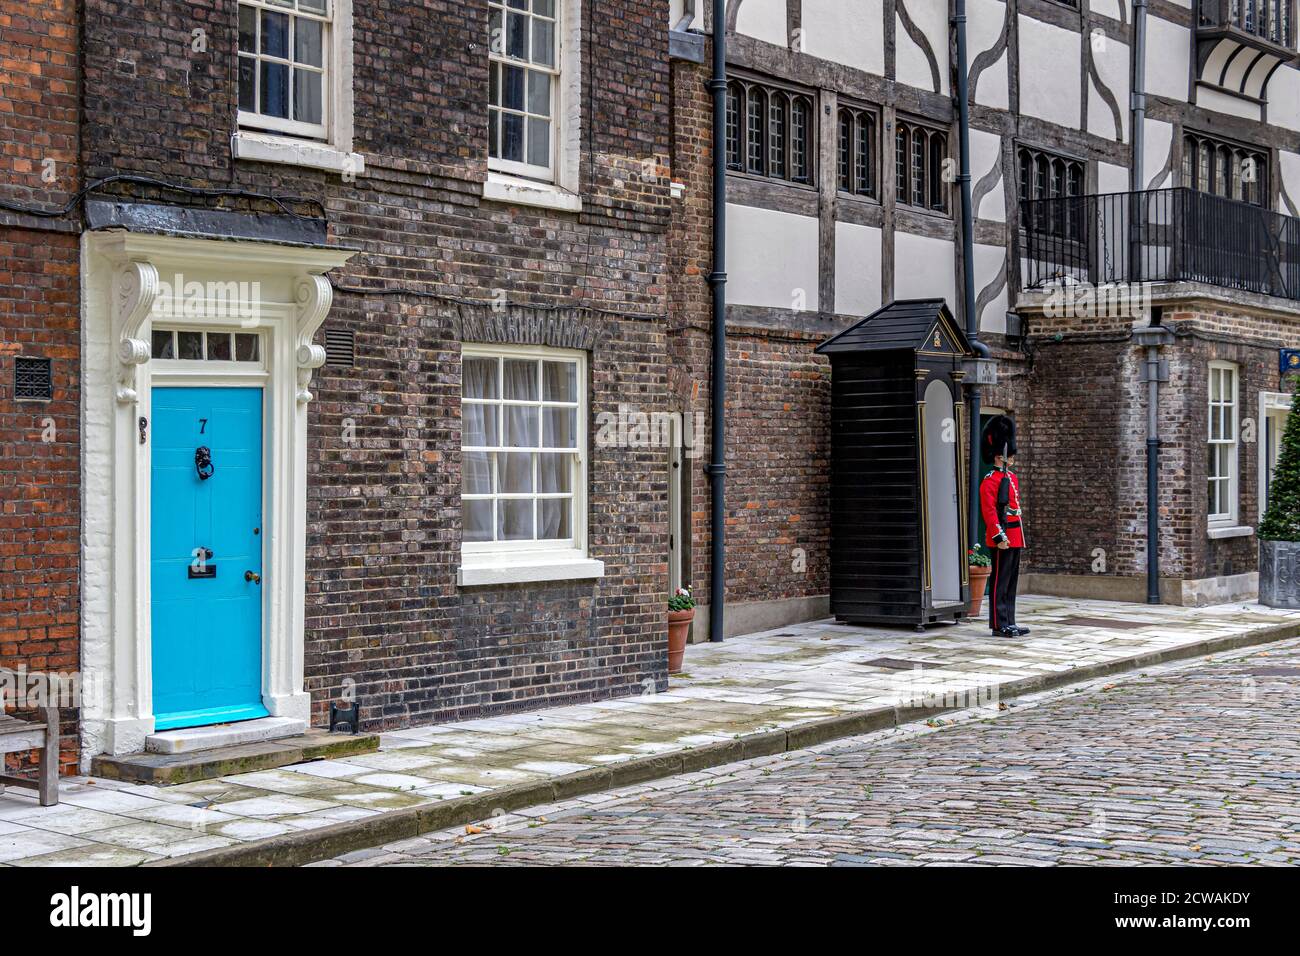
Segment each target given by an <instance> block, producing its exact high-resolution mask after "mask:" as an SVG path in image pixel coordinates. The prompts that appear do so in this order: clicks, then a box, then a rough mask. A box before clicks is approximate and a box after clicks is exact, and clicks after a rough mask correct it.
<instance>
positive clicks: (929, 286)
mask: <svg viewBox="0 0 1300 956" xmlns="http://www.w3.org/2000/svg"><path fill="white" fill-rule="evenodd" d="M956 255H957V250H956V244H955V243H953V241H952V240H951V239H931V238H929V237H927V236H918V235H915V234H913V233H910V232H897V233H895V234H894V298H895V299H924V298H928V297H931V296H936V295H939V296H943V298H944V301H946V302H947V303H948V308H949V309H951V310H952V312H953V314H954V315H956V314H957V313H958V312H960V309H959V308H958V305H957V276H956V271H955V270H956V268H957V260H956Z"/></svg>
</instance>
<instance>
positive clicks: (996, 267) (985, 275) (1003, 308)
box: [975, 244, 1010, 333]
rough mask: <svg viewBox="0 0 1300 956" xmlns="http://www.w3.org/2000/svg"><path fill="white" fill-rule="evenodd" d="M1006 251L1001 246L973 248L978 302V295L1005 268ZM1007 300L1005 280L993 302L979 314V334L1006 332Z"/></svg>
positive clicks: (977, 298) (978, 246)
mask: <svg viewBox="0 0 1300 956" xmlns="http://www.w3.org/2000/svg"><path fill="white" fill-rule="evenodd" d="M1006 262H1007V250H1006V249H1004V248H1002V246H985V245H979V244H977V245H976V246H975V298H976V301H978V300H979V295H980V293H981V292H982V291H983V290H984V289H985V288H986V287H987V286H988V285H989V283H991V282H993V280H994V279H996V278H997V275H998V273H999V272H1000V271H1002V270H1003V269H1004V268H1005V267H1006ZM1009 307H1010V306H1009V304H1008V299H1007V287H1006V283H1005V280H1004V282H1003V285H1002V291H1000V292H999V293H998V294H997V295H996V296H995V297H994V298H993V301H991V302H990V303H988V305H986V306H985V307H984V311H983V312H981V313H980V331H981V332H998V333H1004V332H1006V330H1007V309H1008V308H1009Z"/></svg>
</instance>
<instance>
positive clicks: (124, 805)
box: [0, 597, 1300, 865]
mask: <svg viewBox="0 0 1300 956" xmlns="http://www.w3.org/2000/svg"><path fill="white" fill-rule="evenodd" d="M1019 616H1020V618H1021V620H1022V622H1023V623H1024V624H1025V625H1026V626H1028V627H1030V628H1031V629H1032V631H1033V633H1032V634H1031V635H1030V636H1029V637H1026V638H1022V639H1020V640H1018V641H1008V640H1006V639H1002V638H994V637H992V636H990V634H989V632H988V630H987V626H986V625H985V624H984V623H983V622H981V621H971V622H965V623H962V624H955V625H945V626H938V627H934V628H931V629H929V630H927V631H925V632H924V633H917V632H915V631H912V630H905V629H900V628H887V627H856V626H850V625H843V624H838V623H835V622H833V621H818V622H813V623H808V624H799V625H792V626H788V627H783V628H780V629H777V630H773V631H768V632H763V633H759V634H752V635H746V636H742V637H736V638H731V639H729V640H727V641H726V642H724V643H721V644H702V645H692V646H691V647H689V648H688V649H687V656H686V671H685V673H683V674H681V675H675V676H674V677H672V678H671V679H670V682H669V687H668V691H667V692H666V693H660V694H643V695H636V696H632V697H625V698H619V699H615V700H603V701H595V702H591V703H587V704H579V705H574V706H570V707H560V708H555V709H552V710H547V711H540V712H534V713H522V714H511V715H507V716H504V717H492V718H482V719H475V720H467V721H461V722H458V723H454V724H442V725H436V726H426V727H412V728H406V729H401V730H394V731H386V732H384V733H382V734H380V735H379V736H378V750H377V751H375V752H373V753H361V754H356V753H353V754H347V753H340V752H338V751H337V750H336V751H334V752H322V753H320V754H319V756H320V757H321V758H322V759H317V760H312V761H308V762H299V763H292V764H288V765H285V766H277V767H274V768H268V767H265V766H258V767H256V768H250V771H249V772H240V773H230V774H227V775H225V776H223V777H221V778H220V779H215V780H200V781H195V782H189V783H180V784H178V785H175V786H154V785H150V784H148V783H133V782H130V781H124V780H117V779H104V778H100V777H78V778H71V779H68V780H65V781H64V782H63V783H62V785H61V793H62V801H63V802H62V804H61V805H60V806H59V807H56V808H49V809H46V810H43V809H42V808H40V807H38V806H37V805H36V801H35V799H34V798H33V797H31V796H28V795H27V794H26V793H25V792H21V791H13V790H10V791H9V792H7V793H5V794H3V795H0V865H24V864H26V863H28V862H32V863H36V862H37V861H39V865H134V864H148V865H175V864H178V863H179V864H202V863H207V864H213V863H225V864H235V863H245V864H266V863H281V864H283V863H303V862H307V861H309V860H313V859H320V858H322V857H327V856H336V855H338V854H340V853H345V852H348V851H350V850H354V849H359V848H363V847H366V848H368V847H374V846H380V847H382V846H384V845H385V844H394V843H398V842H400V841H403V840H409V839H414V838H416V837H417V836H426V837H430V838H434V837H436V834H438V833H440V832H456V831H457V828H458V827H459V828H460V829H461V831H462V832H463V826H464V823H465V822H468V821H470V820H476V819H482V818H485V817H489V816H496V817H497V818H498V822H499V820H500V818H501V816H502V814H506V813H518V812H519V811H521V810H525V809H526V808H529V807H533V808H536V807H542V806H548V805H554V803H555V802H556V800H557V799H559V800H567V799H571V798H575V797H577V798H580V799H582V800H584V801H589V802H590V804H591V805H599V804H601V803H603V802H604V801H605V800H606V799H607V796H606V792H609V793H614V794H627V793H638V792H641V793H646V794H651V793H655V792H656V791H657V790H660V789H663V788H664V787H666V786H669V784H668V783H666V782H665V780H666V778H673V779H676V780H680V779H683V775H687V774H689V775H692V776H693V775H694V774H698V773H704V774H707V773H708V770H709V768H711V767H715V766H718V765H721V764H726V763H730V762H732V761H736V760H754V759H755V758H765V757H767V758H770V759H772V760H775V759H776V757H775V756H773V755H777V754H783V753H785V752H787V751H789V750H792V749H797V748H799V747H815V746H817V745H821V744H823V743H824V742H828V741H833V740H835V739H837V738H842V737H847V736H851V735H856V734H862V733H867V732H870V731H873V730H877V729H881V728H885V727H894V726H898V725H900V724H903V723H908V722H911V721H920V722H924V721H930V720H936V719H941V718H940V715H941V714H942V713H943V712H944V711H945V710H951V709H960V708H963V707H966V706H968V705H970V704H975V705H979V706H986V707H994V708H995V707H997V706H999V701H1000V700H1003V699H1006V698H1010V697H1014V696H1016V695H1019V694H1024V693H1032V692H1034V691H1037V690H1043V689H1047V688H1049V687H1053V686H1060V685H1062V684H1067V683H1071V682H1074V681H1079V680H1084V679H1088V678H1093V677H1097V676H1099V675H1100V674H1104V673H1109V672H1111V671H1114V672H1116V673H1118V672H1120V671H1123V670H1127V669H1132V668H1133V667H1135V666H1137V665H1138V664H1140V663H1141V664H1145V663H1153V662H1156V661H1159V660H1163V659H1178V658H1183V657H1189V656H1198V655H1201V654H1205V653H1209V652H1210V651H1211V650H1221V649H1225V648H1230V647H1237V646H1245V645H1249V644H1255V643H1264V642H1268V641H1276V640H1282V639H1285V638H1287V637H1291V636H1294V635H1297V634H1300V614H1295V613H1288V612H1281V611H1275V610H1272V609H1268V608H1263V607H1261V606H1260V605H1257V604H1233V605H1221V606H1217V607H1211V608H1179V607H1168V606H1157V607H1150V606H1147V605H1134V604H1121V603H1110V602H1101V601H1075V600H1068V599H1061V598H1041V597H1026V598H1022V600H1021V603H1020V607H1019ZM1079 618H1089V619H1093V620H1094V621H1106V620H1118V621H1138V622H1141V626H1140V627H1134V628H1131V629H1129V628H1126V629H1124V630H1115V629H1112V628H1109V627H1105V626H1102V625H1099V624H1091V625H1078V624H1067V623H1062V622H1063V621H1065V620H1067V619H1079ZM882 660H892V661H893V663H894V665H895V666H885V665H884V664H882V663H881V662H882ZM898 662H915V663H916V664H917V665H918V666H914V667H908V666H907V664H903V666H902V667H901V668H900V667H898V666H897V663H898ZM1259 680H1260V682H1261V684H1263V683H1264V682H1266V680H1267V678H1263V677H1261V678H1259ZM1043 745H1044V746H1046V747H1050V746H1051V742H1050V740H1045V741H1044V743H1043ZM755 768H756V769H755V770H754V771H753V773H754V777H753V779H754V781H755V783H754V786H756V787H761V786H762V781H763V779H764V778H763V776H762V775H763V774H764V773H765V772H768V771H764V770H763V769H761V765H760V764H757V763H756V764H755ZM942 770H944V771H945V772H949V773H952V774H955V773H956V772H957V771H956V770H955V769H954V768H942ZM935 776H936V778H937V777H938V776H940V775H939V774H937V773H936V774H935ZM1003 779H1009V778H1007V777H1005V775H1004V776H1003ZM1109 783H1110V784H1115V785H1123V783H1124V782H1123V781H1110V782H1109ZM1130 783H1132V784H1135V785H1136V784H1138V783H1139V782H1138V781H1130ZM1031 809H1032V808H1031ZM1206 809H1207V811H1211V810H1212V809H1213V808H1212V807H1207V808H1206ZM77 814H84V815H85V816H84V818H83V817H80V816H78V815H77ZM535 816H536V815H535V814H534V818H535ZM520 819H521V820H526V819H527V818H525V817H520ZM1264 822H1267V821H1264ZM522 825H524V826H527V825H528V824H527V823H526V822H525V823H523V824H522ZM155 828H157V829H155ZM150 837H153V838H155V839H152V840H151V839H150ZM926 839H927V841H928V842H929V846H930V847H931V848H932V849H933V848H934V841H935V839H936V838H935V837H934V835H933V834H928V835H927V838H926ZM123 843H129V844H130V845H129V846H123V845H122V844H123ZM1080 849H1081V850H1082V851H1085V852H1086V851H1087V846H1086V845H1084V844H1081V845H1080ZM1218 849H1220V850H1221V851H1222V852H1223V853H1225V854H1227V853H1231V852H1236V849H1235V848H1232V847H1228V846H1223V847H1220V848H1218ZM936 852H939V853H944V852H946V849H940V850H936ZM1030 853H1031V851H1030V850H1029V849H1026V848H1023V847H1016V849H1015V853H1014V854H1013V855H1014V856H1016V857H1017V858H1019V857H1028V856H1029V855H1030ZM383 855H385V854H375V855H373V857H367V859H372V858H373V859H378V858H380V857H381V856H383ZM737 860H738V861H739V858H737ZM931 862H935V863H940V862H952V861H949V860H945V859H940V858H937V857H936V859H935V860H933V861H931Z"/></svg>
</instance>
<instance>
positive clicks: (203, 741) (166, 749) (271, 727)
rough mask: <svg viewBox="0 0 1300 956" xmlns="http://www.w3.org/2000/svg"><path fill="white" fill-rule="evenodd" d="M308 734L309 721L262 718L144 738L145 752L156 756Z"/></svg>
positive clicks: (289, 718) (174, 731)
mask: <svg viewBox="0 0 1300 956" xmlns="http://www.w3.org/2000/svg"><path fill="white" fill-rule="evenodd" d="M306 732H307V721H305V720H298V719H297V718H294V717H259V718H257V719H256V720H240V721H236V722H235V723H230V724H210V725H209V726H207V727H184V728H182V729H180V730H163V731H160V732H158V733H156V734H150V735H149V736H148V737H146V738H145V739H144V749H145V750H147V751H149V753H154V754H180V753H194V752H195V751H198V750H219V749H221V748H222V747H239V746H242V745H244V744H256V743H262V742H263V741H267V740H278V739H280V738H282V737H300V736H302V735H303V734H304V733H306Z"/></svg>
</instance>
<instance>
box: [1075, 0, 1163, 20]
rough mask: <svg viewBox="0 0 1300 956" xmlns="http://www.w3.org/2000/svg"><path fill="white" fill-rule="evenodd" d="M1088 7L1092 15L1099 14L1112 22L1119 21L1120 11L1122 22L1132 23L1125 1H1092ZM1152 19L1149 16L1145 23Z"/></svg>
mask: <svg viewBox="0 0 1300 956" xmlns="http://www.w3.org/2000/svg"><path fill="white" fill-rule="evenodd" d="M1089 7H1090V8H1091V9H1092V12H1093V13H1100V14H1101V15H1102V16H1103V17H1110V18H1111V19H1112V20H1119V19H1121V17H1120V11H1121V10H1123V11H1124V15H1123V22H1124V23H1128V24H1131V23H1132V22H1133V18H1132V17H1131V16H1130V15H1129V14H1130V12H1131V11H1130V4H1129V3H1128V2H1127V0H1092V3H1090V4H1089ZM1154 19H1156V17H1155V16H1154V15H1149V16H1148V17H1147V22H1148V23H1150V22H1151V21H1152V20H1154Z"/></svg>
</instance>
